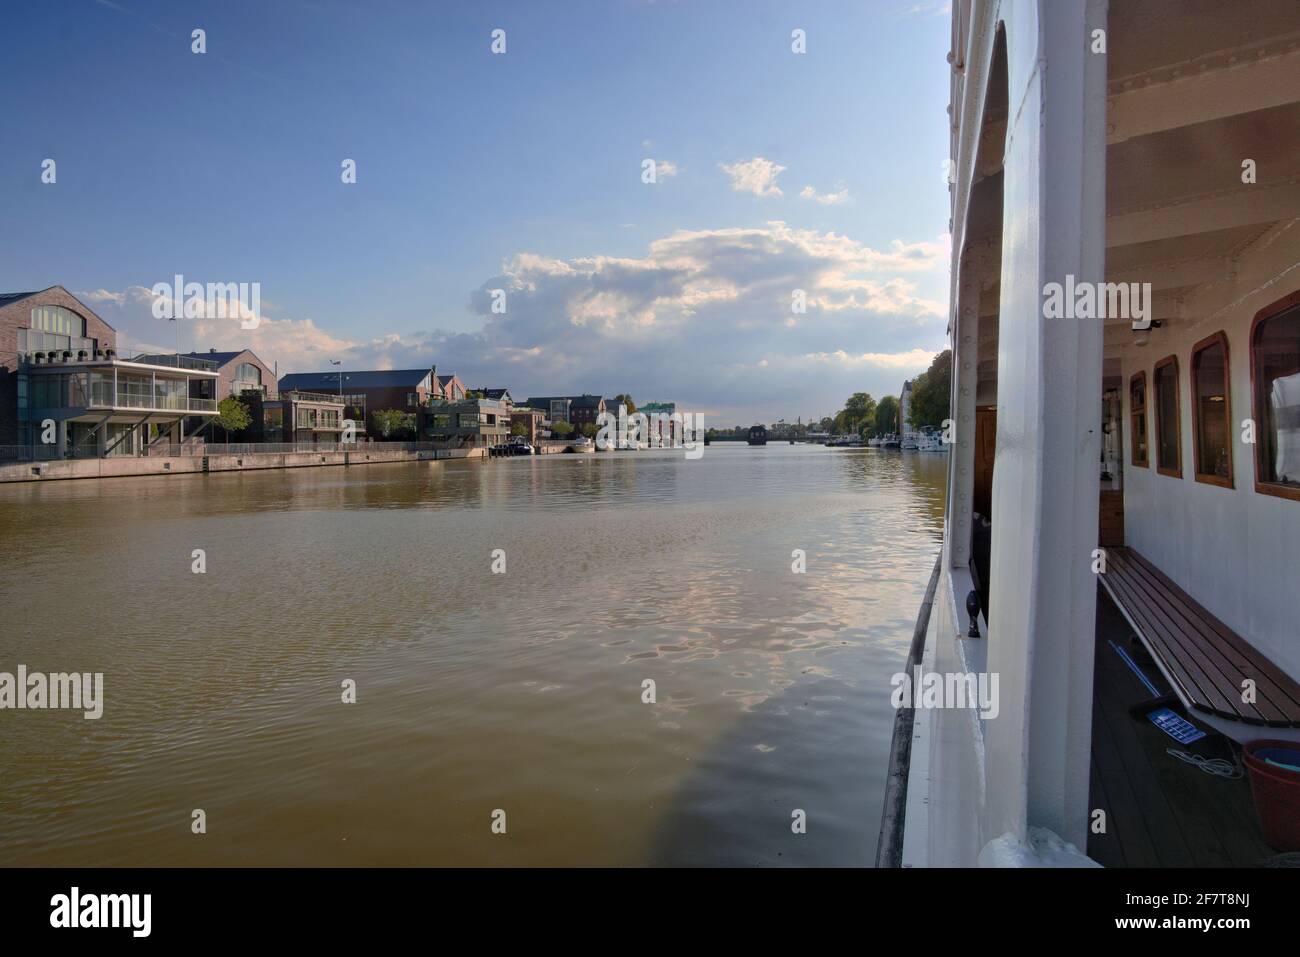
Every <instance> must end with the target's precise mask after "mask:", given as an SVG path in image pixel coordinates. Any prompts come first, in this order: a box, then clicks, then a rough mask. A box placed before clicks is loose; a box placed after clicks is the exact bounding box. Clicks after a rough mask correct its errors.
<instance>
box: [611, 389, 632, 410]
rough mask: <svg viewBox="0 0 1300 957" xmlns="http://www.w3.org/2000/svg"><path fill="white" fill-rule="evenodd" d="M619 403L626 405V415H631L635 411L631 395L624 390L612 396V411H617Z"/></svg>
mask: <svg viewBox="0 0 1300 957" xmlns="http://www.w3.org/2000/svg"><path fill="white" fill-rule="evenodd" d="M620 403H621V404H623V405H625V406H627V414H628V415H631V414H632V413H633V412H635V411H636V403H635V402H633V401H632V397H631V396H630V395H628V394H627V393H626V392H620V393H619V394H618V395H616V396H614V409H613V411H614V412H618V407H619V404H620Z"/></svg>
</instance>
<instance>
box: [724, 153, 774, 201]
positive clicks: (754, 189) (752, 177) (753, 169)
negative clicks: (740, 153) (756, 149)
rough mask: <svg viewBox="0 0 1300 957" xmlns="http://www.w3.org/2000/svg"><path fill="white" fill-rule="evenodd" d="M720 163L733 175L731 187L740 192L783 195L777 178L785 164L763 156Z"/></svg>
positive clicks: (725, 170)
mask: <svg viewBox="0 0 1300 957" xmlns="http://www.w3.org/2000/svg"><path fill="white" fill-rule="evenodd" d="M719 165H720V166H721V168H722V171H723V172H724V173H726V174H727V175H728V176H730V177H731V188H732V189H734V190H735V191H736V192H738V193H753V194H754V195H755V196H780V195H782V193H781V187H780V186H777V185H776V178H777V177H778V176H780V175H781V174H782V173H783V172H784V171H785V167H784V166H781V165H779V164H777V163H773V162H772V161H771V160H766V159H763V157H761V156H756V157H754V158H753V159H751V160H740V161H738V162H735V163H730V164H727V163H722V164H719Z"/></svg>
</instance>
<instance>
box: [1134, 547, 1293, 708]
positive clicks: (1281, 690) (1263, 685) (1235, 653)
mask: <svg viewBox="0 0 1300 957" xmlns="http://www.w3.org/2000/svg"><path fill="white" fill-rule="evenodd" d="M1128 557H1130V558H1132V559H1133V561H1134V563H1135V564H1137V565H1139V566H1140V567H1141V568H1142V569H1143V570H1144V571H1145V572H1147V573H1148V574H1149V575H1151V576H1152V577H1153V578H1154V579H1155V580H1156V581H1157V582H1159V583H1160V584H1161V585H1163V586H1164V587H1165V588H1167V589H1177V590H1178V591H1179V592H1181V589H1178V586H1177V585H1175V584H1174V582H1173V581H1172V580H1171V579H1170V578H1169V576H1168V575H1166V574H1165V573H1164V572H1162V571H1161V570H1160V569H1159V568H1157V567H1156V566H1155V565H1152V564H1151V563H1150V562H1149V561H1147V560H1146V559H1145V558H1143V557H1142V556H1141V555H1139V554H1138V553H1137V552H1133V551H1131V550H1130V555H1129V556H1128ZM1180 597H1181V598H1182V599H1183V601H1184V605H1185V610H1186V611H1187V612H1188V613H1190V614H1191V615H1194V616H1195V618H1196V619H1198V620H1199V622H1200V623H1201V624H1202V625H1203V626H1204V628H1206V629H1209V632H1210V633H1212V634H1207V637H1209V638H1210V640H1215V636H1217V637H1218V638H1221V639H1222V641H1221V642H1220V643H1219V644H1218V647H1219V648H1220V650H1221V651H1222V652H1223V653H1224V654H1225V655H1228V656H1229V657H1230V658H1231V659H1232V660H1233V661H1235V662H1237V664H1238V668H1239V669H1240V670H1241V671H1242V672H1243V674H1244V675H1245V676H1246V677H1248V678H1254V679H1255V682H1256V684H1257V685H1258V687H1259V688H1260V690H1267V693H1268V697H1269V699H1270V700H1271V701H1272V702H1273V704H1274V705H1276V706H1277V707H1278V709H1279V710H1281V711H1282V712H1284V713H1285V714H1287V715H1288V716H1290V717H1291V718H1292V719H1295V718H1296V717H1297V716H1300V684H1297V683H1296V682H1295V681H1294V680H1293V679H1292V678H1290V677H1289V676H1288V675H1287V673H1286V672H1284V671H1283V670H1282V669H1281V668H1279V667H1278V666H1277V665H1275V664H1274V663H1273V662H1272V661H1271V660H1270V659H1269V658H1268V657H1266V656H1265V655H1264V654H1262V653H1261V652H1259V651H1257V650H1256V649H1255V648H1254V647H1253V646H1251V645H1250V644H1249V643H1247V642H1246V641H1245V639H1243V638H1242V637H1241V636H1240V635H1238V634H1237V633H1236V632H1235V631H1233V630H1232V629H1231V628H1229V627H1228V626H1227V625H1225V624H1224V623H1223V622H1222V621H1220V620H1219V619H1218V618H1216V617H1215V616H1214V615H1213V614H1212V613H1211V612H1210V611H1209V610H1208V609H1206V608H1205V606H1203V605H1201V604H1200V603H1199V602H1198V601H1197V600H1196V599H1195V598H1193V597H1192V596H1191V595H1188V594H1186V593H1185V592H1181V595H1180ZM1248 669H1254V670H1253V672H1252V671H1251V670H1248Z"/></svg>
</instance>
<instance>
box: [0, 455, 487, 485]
mask: <svg viewBox="0 0 1300 957" xmlns="http://www.w3.org/2000/svg"><path fill="white" fill-rule="evenodd" d="M483 453H484V450H483V449H422V450H418V451H396V450H392V451H390V450H376V451H367V450H366V449H365V448H364V447H362V448H358V449H354V450H349V451H347V452H337V451H321V452H246V453H242V454H224V455H169V456H130V457H128V456H122V457H121V458H112V457H110V458H103V459H56V460H52V461H48V462H11V463H6V464H4V465H0V483H4V482H44V481H53V480H55V479H89V478H119V477H124V476H131V475H187V474H195V473H199V474H202V473H204V472H247V471H254V470H257V469H293V468H310V467H313V466H315V467H320V466H326V465H376V464H379V463H381V462H431V461H434V460H435V459H436V460H439V461H441V460H443V459H464V458H481V457H482V456H483Z"/></svg>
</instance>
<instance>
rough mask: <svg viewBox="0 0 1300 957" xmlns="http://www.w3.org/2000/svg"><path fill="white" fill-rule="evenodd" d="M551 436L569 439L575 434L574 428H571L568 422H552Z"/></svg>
mask: <svg viewBox="0 0 1300 957" xmlns="http://www.w3.org/2000/svg"><path fill="white" fill-rule="evenodd" d="M551 434H552V435H555V436H559V437H560V438H562V439H567V438H568V437H569V436H570V435H572V434H573V426H571V425H570V424H569V423H568V422H552V423H551Z"/></svg>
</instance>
